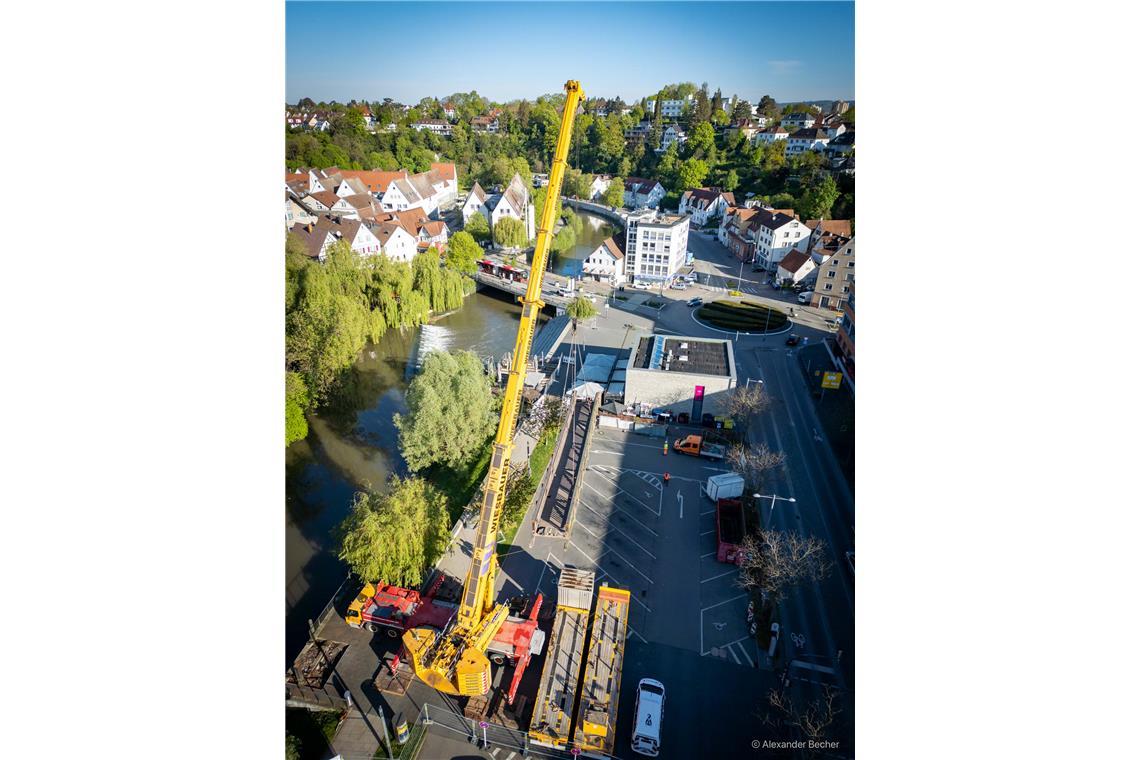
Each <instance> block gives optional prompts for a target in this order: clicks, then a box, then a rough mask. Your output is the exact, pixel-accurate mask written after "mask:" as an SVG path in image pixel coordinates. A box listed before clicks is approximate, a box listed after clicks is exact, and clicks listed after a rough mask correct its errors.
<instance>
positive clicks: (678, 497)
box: [654, 491, 685, 559]
mask: <svg viewBox="0 0 1140 760" xmlns="http://www.w3.org/2000/svg"><path fill="white" fill-rule="evenodd" d="M677 503H678V504H680V505H681V519H682V520H683V519H685V498H684V497H683V496H681V492H680V491H678V492H677ZM654 559H656V557H655V558H654Z"/></svg>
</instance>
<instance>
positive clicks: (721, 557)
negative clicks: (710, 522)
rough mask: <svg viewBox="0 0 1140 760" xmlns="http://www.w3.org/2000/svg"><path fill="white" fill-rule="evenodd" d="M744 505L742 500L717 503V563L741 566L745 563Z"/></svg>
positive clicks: (724, 500) (723, 500) (722, 500)
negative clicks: (742, 545)
mask: <svg viewBox="0 0 1140 760" xmlns="http://www.w3.org/2000/svg"><path fill="white" fill-rule="evenodd" d="M744 530H745V526H744V504H743V503H742V502H741V501H740V499H720V500H719V501H717V503H716V561H717V562H724V563H726V564H729V565H739V564H740V563H741V562H743V561H744V555H743V553H742V550H741V543H743V541H744Z"/></svg>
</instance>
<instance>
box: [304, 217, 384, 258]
mask: <svg viewBox="0 0 1140 760" xmlns="http://www.w3.org/2000/svg"><path fill="white" fill-rule="evenodd" d="M289 234H290V235H295V236H296V237H297V238H298V239H299V240H300V241H301V242H302V243H304V245H305V249H306V253H307V254H308V255H309V256H310V257H311V258H314V259H316V260H317V261H324V260H325V259H327V258H328V249H329V247H330V246H332V245H333V244H335V243H336V242H337V241H340V240H347V241H348V243H349V247H350V248H351V249H352V250H353V252H354V253H356V254H358V255H360V256H378V255H380V254H381V253H382V252H383V245H382V242H381V240H380V239H379V237H378V235H377V234H376V228H375V227H374V225H372V224H371V223H370V222H362V221H360V220H356V219H341V218H338V217H331V216H321V217H319V218H318V219H317V220H316V221H315V222H309V223H308V224H298V225H295V226H294V227H293V229H292V230H290V231H289Z"/></svg>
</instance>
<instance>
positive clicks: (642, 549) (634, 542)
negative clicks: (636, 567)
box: [580, 501, 657, 559]
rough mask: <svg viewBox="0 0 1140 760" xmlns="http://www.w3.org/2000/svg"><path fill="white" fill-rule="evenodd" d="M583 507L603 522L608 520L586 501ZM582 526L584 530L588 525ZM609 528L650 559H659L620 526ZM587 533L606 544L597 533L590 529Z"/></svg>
mask: <svg viewBox="0 0 1140 760" xmlns="http://www.w3.org/2000/svg"><path fill="white" fill-rule="evenodd" d="M582 505H583V506H584V507H585V508H586V509H588V510H590V511H591V512H593V513H594V514H595V515H598V517H601V518H602V519H603V520H605V519H606V518H605V517H603V516H602V515H601V514H600V513H599V512H598V511H597V510H595V509H594V508H593V507H591V506H590V505H589V504H587V503H586V502H584V501H583V502H582ZM580 524H581V525H582V527H583V528H586V525H585V524H584V523H580ZM608 527H609V528H610V529H612V530H616V531H617V532H618V533H620V534H622V535H623V536H625V537H626V538H627V539H628V540H629V541H630V542H632V543H633V545H634V546H636V547H637V548H638V549H641V551H643V552H645V553H646V554H648V555H649V556H650V557H652V558H653V559H657V555H656V554H654V553H653V552H651V551H649V550H648V549H646V548H645V547H644V546H642V545H641V544H639V543H637V541H634V539H633V536H631V535H629V534H628V533H626V532H625V531H624V530H622V529H621V528H619V527H618V526H616V525H608ZM586 531H587V532H588V533H589V534H590V535H591V536H593V537H594V538H596V539H599V540H600V541H601V542H602V543H603V544H604V543H605V539H604V538H602V537H601V536H599V535H598V534H597V533H595V532H594V531H592V530H590V529H589V528H586Z"/></svg>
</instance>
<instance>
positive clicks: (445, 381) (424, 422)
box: [394, 351, 495, 470]
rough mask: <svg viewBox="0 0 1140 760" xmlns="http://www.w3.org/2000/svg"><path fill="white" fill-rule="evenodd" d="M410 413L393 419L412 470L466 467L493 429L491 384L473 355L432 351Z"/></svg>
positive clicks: (411, 393) (413, 389)
mask: <svg viewBox="0 0 1140 760" xmlns="http://www.w3.org/2000/svg"><path fill="white" fill-rule="evenodd" d="M407 404H408V413H407V414H406V415H401V414H397V415H395V417H394V421H395V423H396V429H397V430H398V431H399V438H400V451H401V453H403V455H404V461H406V462H407V463H408V467H410V468H411V469H413V470H422V469H424V468H425V467H428V466H430V465H432V464H436V463H440V464H445V465H449V466H457V465H459V464H462V463H464V462H467V461H468V460H469V459H470V458H471V457H472V456H473V455H475V454H476V453H477V452H478V451H479V450H481V449H482V447H483V446H484V445H485V444H486V442H487V438H488V437H489V436H490V435H491V433H492V432H493V431H494V428H495V400H494V397H493V396H492V395H491V379H490V378H489V377H488V376H487V373H486V372H484V371H483V364H482V362H481V361H480V360H479V357H478V356H476V355H475V354H474V353H472V352H471V351H433V352H431V353H429V354H428V355H427V356H426V357H425V358H424V361H423V367H422V368H421V370H420V373H419V374H418V375H416V376H415V378H414V379H413V380H412V382H411V385H410V386H409V387H408V395H407Z"/></svg>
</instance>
